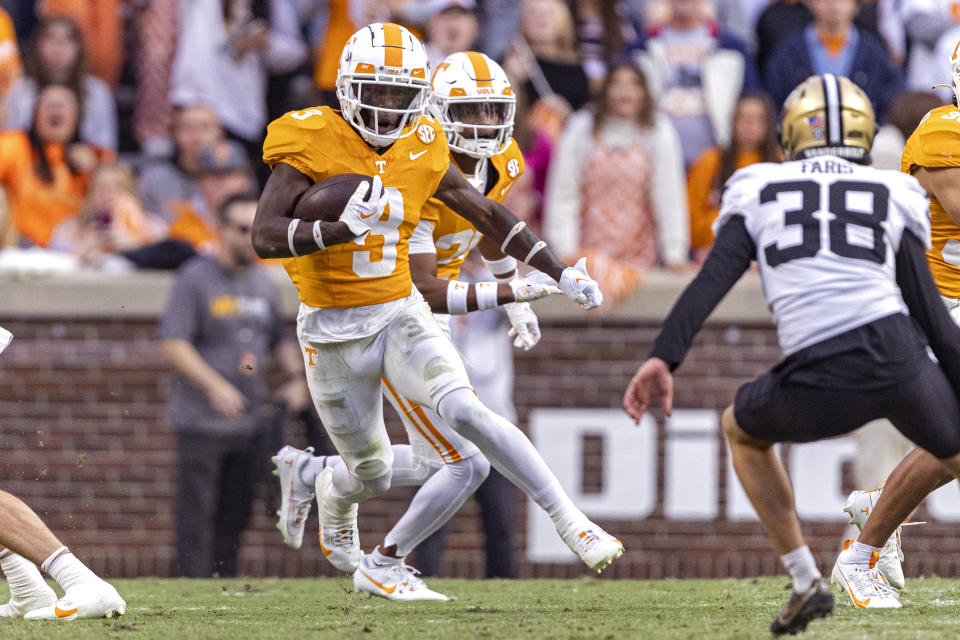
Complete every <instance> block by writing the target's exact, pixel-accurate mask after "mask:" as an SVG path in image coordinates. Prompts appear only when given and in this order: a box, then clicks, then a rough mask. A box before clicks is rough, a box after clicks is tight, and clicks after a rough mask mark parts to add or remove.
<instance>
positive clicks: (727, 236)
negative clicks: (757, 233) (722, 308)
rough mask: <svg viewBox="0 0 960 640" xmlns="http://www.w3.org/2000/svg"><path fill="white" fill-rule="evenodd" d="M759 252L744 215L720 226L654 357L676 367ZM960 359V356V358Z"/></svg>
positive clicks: (669, 318)
mask: <svg viewBox="0 0 960 640" xmlns="http://www.w3.org/2000/svg"><path fill="white" fill-rule="evenodd" d="M754 255H756V246H755V245H754V242H753V239H752V238H751V237H750V234H749V233H748V232H747V228H746V225H744V222H743V216H740V215H736V216H731V217H730V218H729V219H728V221H727V222H726V223H725V224H724V225H723V227H721V228H720V231H719V233H718V234H717V241H716V242H715V243H714V245H713V249H711V251H710V255H708V256H707V260H706V262H704V264H703V268H702V269H700V273H698V274H697V277H696V278H694V280H693V282H691V283H690V284H689V285H688V286H687V288H686V289H684V291H683V293H682V294H680V298H679V299H678V300H677V302H676V303H675V304H674V305H673V309H671V310H670V315H668V316H667V319H666V320H665V321H664V323H663V329H662V330H661V331H660V335H659V336H657V339H656V341H655V342H654V343H653V350H652V351H651V352H650V357H651V358H660V359H661V360H663V361H664V362H666V363H667V364H668V365H669V366H670V370H671V371H673V370H675V369H676V368H677V367H679V366H680V363H681V362H683V358H684V357H685V356H686V354H687V350H688V349H689V348H690V343H691V342H692V341H693V337H694V336H695V335H696V334H697V332H698V331H700V327H702V326H703V323H704V321H706V319H707V317H708V316H709V315H710V313H711V312H712V311H713V310H714V308H716V306H717V305H718V304H720V301H721V300H723V297H724V296H725V295H727V292H728V291H729V290H730V288H731V287H733V285H734V284H736V282H737V280H739V279H740V276H742V275H743V272H744V271H746V270H747V268H748V267H749V266H750V261H751V260H753V257H754ZM958 362H960V360H958Z"/></svg>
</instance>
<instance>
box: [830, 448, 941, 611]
mask: <svg viewBox="0 0 960 640" xmlns="http://www.w3.org/2000/svg"><path fill="white" fill-rule="evenodd" d="M953 479H954V476H953V474H952V473H950V472H949V471H948V470H947V469H946V467H944V466H943V465H942V464H941V463H940V461H939V460H937V459H936V458H935V457H933V456H932V455H931V454H930V453H928V452H926V451H924V450H923V449H920V448H917V449H914V450H913V451H911V452H910V453H909V454H907V456H906V457H905V458H904V459H903V460H902V461H901V462H900V464H899V465H897V466H896V467H895V468H894V470H893V471H892V472H891V473H890V476H889V477H888V478H887V483H886V484H885V485H884V488H883V491H879V492H859V491H855V492H854V493H852V494H851V497H850V502H851V504H849V505H848V506H845V509H846V510H847V511H848V512H849V513H850V514H851V518H853V522H855V523H856V524H859V525H860V526H861V531H860V533H859V535H858V537H857V539H856V540H852V541H851V540H847V541H845V542H844V544H843V550H842V551H841V552H840V555H839V556H838V557H837V562H836V564H835V565H834V568H833V577H834V580H835V581H838V582H839V581H841V580H842V574H844V573H846V574H850V573H852V572H854V571H858V572H860V573H865V572H868V571H869V570H870V569H872V568H873V567H872V566H871V564H873V565H875V567H876V569H877V570H878V571H879V573H880V576H881V577H882V578H883V579H884V580H886V582H887V583H888V584H889V585H890V586H892V587H894V588H895V589H903V588H904V582H905V581H904V577H903V569H902V567H901V560H902V559H903V555H902V552H901V550H900V533H899V527H900V525H901V524H902V523H903V522H904V521H905V520H906V519H907V518H908V517H909V516H910V514H911V513H913V511H914V510H915V509H916V508H917V507H918V506H919V505H920V502H921V501H922V500H923V499H924V498H925V497H926V496H927V494H929V493H930V492H931V491H933V490H934V489H936V488H937V487H940V486H942V485H944V484H946V483H947V482H950V481H951V480H953ZM877 494H879V496H878V495H877ZM871 499H873V501H874V502H873V506H872V508H871V507H870V500H871ZM885 533H886V537H882V536H884V534H885ZM874 552H877V553H879V556H878V559H877V560H874ZM861 601H862V600H861ZM854 604H856V600H854Z"/></svg>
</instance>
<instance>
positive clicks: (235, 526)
mask: <svg viewBox="0 0 960 640" xmlns="http://www.w3.org/2000/svg"><path fill="white" fill-rule="evenodd" d="M235 442H236V447H235V448H234V449H233V450H232V451H230V452H228V453H227V455H226V456H225V457H224V460H223V469H222V473H221V475H220V495H219V500H218V501H217V512H216V516H215V518H214V547H213V568H214V570H215V571H216V572H217V573H218V574H220V577H222V578H227V577H233V576H236V575H237V557H238V555H239V553H240V536H241V535H242V534H243V532H244V531H245V530H246V528H247V524H248V523H249V521H250V515H251V514H252V512H253V492H254V489H255V488H256V485H257V482H258V480H259V476H258V475H255V474H252V473H250V469H251V468H258V463H259V460H258V459H257V458H256V457H255V456H254V455H253V453H254V452H253V449H252V443H251V439H244V438H237V439H236V441H235Z"/></svg>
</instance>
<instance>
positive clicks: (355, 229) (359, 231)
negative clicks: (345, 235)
mask: <svg viewBox="0 0 960 640" xmlns="http://www.w3.org/2000/svg"><path fill="white" fill-rule="evenodd" d="M368 190H369V191H370V197H369V198H366V199H364V196H365V195H367V191H368ZM387 199H388V195H387V194H386V192H385V191H384V188H383V181H382V180H381V179H380V176H373V185H372V186H371V185H370V183H368V182H366V181H364V182H361V183H360V184H358V185H357V189H356V191H354V192H353V195H352V196H350V199H349V200H347V206H345V207H344V208H343V213H341V214H340V221H341V222H344V223H346V225H347V228H348V229H350V233H352V234H353V235H355V236H357V238H362V237H363V236H365V235H367V233H369V232H370V223H371V222H373V220H374V219H376V218H378V217H380V215H381V214H383V209H384V208H385V207H386V206H387Z"/></svg>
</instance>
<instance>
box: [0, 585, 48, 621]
mask: <svg viewBox="0 0 960 640" xmlns="http://www.w3.org/2000/svg"><path fill="white" fill-rule="evenodd" d="M56 601H57V594H56V592H55V591H54V590H53V589H51V588H50V587H48V586H47V585H46V584H44V585H43V587H42V588H40V589H36V590H35V591H33V592H32V593H29V594H27V595H26V596H24V597H22V598H21V597H17V596H14V595H13V594H12V593H11V594H10V601H9V602H7V603H6V604H0V618H22V617H23V616H24V614H26V613H27V612H28V611H33V610H34V609H41V608H43V607H49V606H50V605H52V604H54V603H55V602H56Z"/></svg>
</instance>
